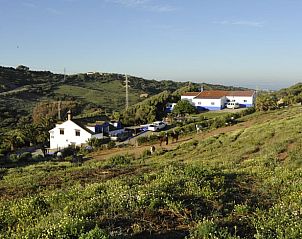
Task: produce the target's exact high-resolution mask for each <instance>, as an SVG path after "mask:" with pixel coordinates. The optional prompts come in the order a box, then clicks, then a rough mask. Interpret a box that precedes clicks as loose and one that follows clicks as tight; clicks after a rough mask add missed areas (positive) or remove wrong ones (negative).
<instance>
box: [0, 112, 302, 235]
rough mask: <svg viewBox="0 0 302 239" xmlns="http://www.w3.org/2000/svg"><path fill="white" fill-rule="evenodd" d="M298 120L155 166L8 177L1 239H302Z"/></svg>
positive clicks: (114, 165) (63, 165) (117, 161)
mask: <svg viewBox="0 0 302 239" xmlns="http://www.w3.org/2000/svg"><path fill="white" fill-rule="evenodd" d="M301 112H302V108H301V107H293V108H288V109H283V110H278V111H272V112H268V113H255V114H253V115H250V116H245V117H243V118H242V119H240V120H241V121H243V123H241V124H239V125H236V126H232V127H233V128H232V127H229V128H228V129H233V130H232V131H230V132H222V131H219V130H214V131H213V133H211V132H208V133H207V134H209V136H208V137H205V136H203V135H196V136H192V137H193V139H192V140H190V141H186V142H181V143H179V144H178V145H176V144H175V147H173V148H170V149H169V150H168V151H166V152H165V151H163V152H161V153H158V154H155V155H154V156H150V155H149V156H148V157H146V156H145V152H143V153H142V155H141V157H134V156H133V155H132V154H126V153H122V152H120V155H114V156H112V157H111V158H108V159H103V160H88V161H85V162H84V163H83V164H82V165H81V166H79V165H73V164H72V163H70V162H51V161H50V162H42V163H38V164H35V165H29V166H25V167H16V168H10V169H5V168H4V169H1V171H0V175H1V177H2V179H1V180H0V189H1V190H0V192H1V194H0V198H1V205H0V238H185V237H186V238H188V239H189V238H190V239H193V238H301V236H302V229H301V228H302V220H301V219H302V214H301V209H302V202H301V193H302V177H301V176H302V168H301V165H302V160H301V158H302V157H301V156H302V155H301V154H302V153H301V152H302V139H301V133H302V121H301V116H302V113H301ZM219 132H221V133H219ZM127 151H130V150H129V149H127ZM91 235H97V237H92V236H91ZM89 236H90V237H89Z"/></svg>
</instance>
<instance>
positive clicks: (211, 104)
mask: <svg viewBox="0 0 302 239" xmlns="http://www.w3.org/2000/svg"><path fill="white" fill-rule="evenodd" d="M181 99H182V100H188V101H189V102H190V103H191V104H192V105H193V106H195V107H196V108H197V109H198V110H221V109H223V108H225V105H226V104H227V103H228V102H237V103H238V104H239V105H240V107H241V108H247V107H253V106H254V105H255V101H256V91H253V90H247V91H224V90H209V91H201V92H187V93H185V94H183V95H182V96H181Z"/></svg>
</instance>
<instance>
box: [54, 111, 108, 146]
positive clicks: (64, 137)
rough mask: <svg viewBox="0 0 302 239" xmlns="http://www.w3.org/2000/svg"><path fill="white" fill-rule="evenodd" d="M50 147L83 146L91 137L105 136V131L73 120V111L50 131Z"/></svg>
mask: <svg viewBox="0 0 302 239" xmlns="http://www.w3.org/2000/svg"><path fill="white" fill-rule="evenodd" d="M49 134H50V149H58V150H59V149H62V148H66V147H68V146H70V145H73V146H81V145H82V144H85V143H87V141H88V140H89V139H91V138H103V133H97V132H96V127H88V126H84V125H81V124H80V123H78V122H76V121H74V120H72V115H71V112H70V111H69V112H68V119H67V121H65V122H64V123H62V124H57V125H56V127H55V128H53V129H51V130H50V131H49Z"/></svg>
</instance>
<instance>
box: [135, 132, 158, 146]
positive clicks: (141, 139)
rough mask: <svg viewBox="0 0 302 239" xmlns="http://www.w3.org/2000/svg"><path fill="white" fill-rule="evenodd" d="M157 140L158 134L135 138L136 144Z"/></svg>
mask: <svg viewBox="0 0 302 239" xmlns="http://www.w3.org/2000/svg"><path fill="white" fill-rule="evenodd" d="M157 141H158V136H157V135H155V134H154V135H150V136H142V137H138V138H137V144H138V145H142V144H146V143H149V144H151V143H156V142H157Z"/></svg>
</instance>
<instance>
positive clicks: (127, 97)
mask: <svg viewBox="0 0 302 239" xmlns="http://www.w3.org/2000/svg"><path fill="white" fill-rule="evenodd" d="M125 77H126V80H125V83H126V86H125V87H126V109H128V107H129V80H128V75H126V76H125Z"/></svg>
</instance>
